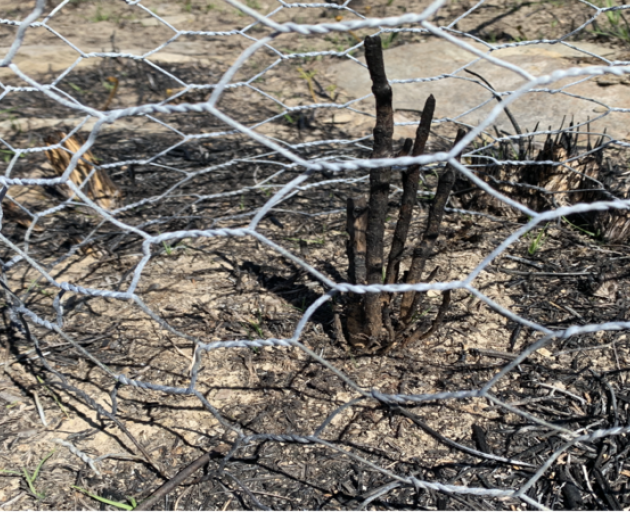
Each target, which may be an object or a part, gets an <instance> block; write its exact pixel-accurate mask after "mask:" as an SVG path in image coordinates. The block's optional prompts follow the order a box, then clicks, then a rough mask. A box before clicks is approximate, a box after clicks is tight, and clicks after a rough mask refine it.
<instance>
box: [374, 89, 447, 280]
mask: <svg viewBox="0 0 630 512" xmlns="http://www.w3.org/2000/svg"><path fill="white" fill-rule="evenodd" d="M434 112H435V98H434V97H433V95H431V96H429V97H428V98H427V101H426V102H425V104H424V109H423V110H422V117H421V118H420V124H419V125H418V129H417V130H416V142H415V144H414V146H413V153H412V156H420V155H421V154H422V153H424V149H425V147H426V144H427V140H428V139H429V133H430V131H431V121H432V120H433V113H434ZM419 179H420V166H419V165H412V166H411V167H410V168H409V169H408V170H407V171H405V172H403V175H402V181H403V194H402V199H401V204H400V213H399V215H398V222H397V223H396V231H395V232H394V239H393V241H392V247H391V249H390V251H389V259H388V261H387V273H386V275H385V282H386V283H387V284H394V283H396V281H397V280H398V271H399V268H400V261H401V259H402V255H403V251H404V250H405V241H406V240H407V234H408V233H409V225H410V224H411V217H412V215H413V207H414V204H415V202H416V197H417V194H418V180H419Z"/></svg>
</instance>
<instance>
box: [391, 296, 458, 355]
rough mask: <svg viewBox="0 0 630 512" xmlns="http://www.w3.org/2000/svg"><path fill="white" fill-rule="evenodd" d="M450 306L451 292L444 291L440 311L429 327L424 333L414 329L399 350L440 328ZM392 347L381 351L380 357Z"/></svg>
mask: <svg viewBox="0 0 630 512" xmlns="http://www.w3.org/2000/svg"><path fill="white" fill-rule="evenodd" d="M450 304H451V290H446V291H445V292H444V293H443V294H442V304H440V309H439V310H438V313H437V315H436V317H435V318H434V319H433V322H432V323H431V327H429V329H428V330H427V331H425V332H422V330H421V329H420V328H418V329H416V330H415V331H414V332H413V333H412V334H411V335H410V336H407V337H406V338H405V339H403V340H402V344H401V345H400V348H401V349H404V348H405V347H407V346H409V345H412V344H413V343H417V342H418V341H421V340H424V339H426V338H428V337H429V336H431V335H432V334H433V333H434V332H435V331H437V330H438V327H440V324H441V323H442V320H444V317H445V316H446V312H447V311H448V307H449V305H450ZM393 346H394V344H391V345H389V346H388V347H386V348H385V349H384V350H383V351H381V354H380V355H386V354H387V353H388V352H389V351H390V350H391V349H392V348H393Z"/></svg>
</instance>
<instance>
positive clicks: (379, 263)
mask: <svg viewBox="0 0 630 512" xmlns="http://www.w3.org/2000/svg"><path fill="white" fill-rule="evenodd" d="M364 46H365V58H366V61H367V65H368V68H369V70H370V77H371V78H372V92H373V93H374V97H375V99H376V126H375V127H374V148H373V151H372V158H390V157H391V156H392V155H393V142H392V137H393V134H394V110H393V108H392V88H391V86H390V85H389V82H388V81H387V75H386V74H385V63H384V61H383V49H382V46H381V38H380V37H379V36H373V37H366V38H365V43H364ZM390 174H391V167H381V168H377V169H372V170H371V171H370V202H369V209H368V220H367V230H366V237H365V239H366V246H367V247H366V258H365V259H366V278H367V284H380V283H381V282H382V278H383V238H384V233H385V218H386V216H387V202H388V199H389V181H390ZM364 303H365V317H366V318H365V320H366V324H367V332H368V334H369V336H370V338H372V339H378V338H379V337H380V334H381V326H382V319H381V294H380V293H368V294H366V296H365V299H364Z"/></svg>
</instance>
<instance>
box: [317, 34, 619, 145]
mask: <svg viewBox="0 0 630 512" xmlns="http://www.w3.org/2000/svg"><path fill="white" fill-rule="evenodd" d="M466 42H467V43H468V44H470V45H472V46H475V47H476V48H478V49H480V50H482V51H484V52H487V51H488V48H487V47H485V46H483V45H481V44H477V43H472V42H470V40H467V41H466ZM571 44H572V45H573V46H576V47H579V50H576V49H573V48H570V47H569V46H567V45H564V44H553V45H552V44H542V43H541V44H532V45H527V46H520V47H511V48H504V49H501V50H497V51H493V52H492V53H491V55H492V56H493V57H495V58H498V59H501V60H503V61H505V62H508V63H511V64H514V65H517V66H519V67H520V68H522V69H524V70H525V71H527V72H529V73H531V74H532V75H534V76H536V77H540V76H543V75H548V74H551V73H553V72H555V71H558V70H567V69H570V68H575V67H588V66H596V65H608V63H607V62H606V61H604V60H603V59H601V58H597V57H594V56H599V57H604V58H605V59H608V60H610V61H613V60H621V59H624V60H625V59H627V56H626V55H623V54H619V52H613V50H611V49H608V48H606V47H605V46H600V45H595V44H592V43H571ZM384 55H385V63H386V70H387V76H388V78H389V80H390V81H394V80H409V79H428V80H429V81H426V82H415V83H395V84H393V90H394V108H395V109H400V110H402V112H397V118H396V121H397V122H407V121H408V119H407V118H406V117H405V112H404V111H405V110H415V111H419V110H421V109H422V107H423V105H424V101H425V100H426V98H427V97H428V95H429V94H433V95H434V96H435V98H436V100H437V108H436V115H435V119H440V118H442V119H444V118H448V119H452V120H455V119H456V120H458V121H460V122H464V123H468V124H470V125H475V126H476V125H478V124H479V123H480V122H481V121H482V120H484V118H485V117H486V116H487V115H488V114H489V113H490V111H491V110H492V109H493V108H494V107H495V106H496V105H497V104H498V103H497V101H496V99H494V97H493V95H492V94H491V93H490V92H489V91H488V89H487V88H486V87H485V86H483V85H481V84H480V81H479V80H478V79H477V78H476V77H474V76H473V75H470V74H468V73H466V72H465V71H464V68H466V69H470V70H471V71H474V72H476V73H478V74H480V75H481V76H483V77H484V78H485V79H486V80H488V81H489V82H490V83H491V84H492V86H493V87H494V88H495V89H496V90H497V91H499V92H504V91H514V90H516V89H518V88H519V87H521V86H523V85H524V84H525V83H527V81H526V80H525V79H524V78H523V77H522V76H521V75H519V74H517V73H515V72H514V71H511V70H508V69H505V68H504V67H500V66H497V65H495V64H493V63H490V62H488V61H487V60H483V59H479V58H478V57H477V56H476V55H474V54H472V53H470V52H468V51H467V50H465V49H462V48H460V47H459V46H457V45H455V44H453V43H450V42H448V41H445V40H443V39H440V38H430V39H428V40H426V41H425V42H422V43H417V44H408V45H404V46H399V47H397V48H394V49H391V50H385V51H384ZM362 62H363V63H364V62H365V59H362ZM328 72H329V73H331V74H332V75H333V77H334V78H333V79H334V80H335V83H336V85H337V86H338V87H339V88H340V89H342V90H343V91H344V92H345V93H346V95H347V97H349V98H362V97H364V96H366V95H369V94H370V88H371V82H370V77H369V73H368V70H367V68H366V67H364V66H362V65H360V64H358V63H357V62H354V61H351V60H347V61H344V62H339V63H335V64H333V65H332V66H330V68H329V69H328ZM628 78H630V77H629V76H627V75H626V76H623V77H618V76H615V75H606V76H593V77H584V76H580V77H574V78H565V79H562V80H559V81H556V82H554V83H553V84H550V85H547V86H543V88H549V89H553V90H554V91H556V92H554V93H553V94H551V93H549V92H529V93H527V94H525V95H523V96H521V97H520V98H519V99H517V100H516V101H514V102H513V103H512V104H511V105H510V106H509V108H510V110H511V111H512V113H513V115H514V117H515V118H516V119H517V121H518V123H519V124H520V126H521V129H523V130H525V129H528V130H530V131H531V130H533V129H534V126H535V125H536V123H537V122H540V127H539V129H547V128H548V127H549V126H552V127H553V128H554V129H557V128H559V127H560V124H561V122H562V118H563V116H565V115H566V116H567V121H566V123H565V124H568V122H569V121H570V120H571V116H575V121H576V122H586V121H587V118H589V117H590V119H591V120H593V119H595V118H597V117H601V116H602V115H603V114H605V113H606V112H608V109H607V108H606V107H607V106H608V107H615V108H621V109H630V85H629V84H630V80H628ZM372 105H373V99H372V98H369V100H368V101H362V102H359V104H358V105H357V104H354V105H353V106H354V107H355V108H356V107H357V106H358V107H360V108H361V109H362V110H363V111H365V112H366V113H369V114H373V106H372ZM492 124H496V125H497V126H498V127H499V128H501V129H504V130H507V131H509V132H510V133H514V129H513V128H512V125H511V124H510V122H509V120H508V118H507V116H506V115H505V113H501V114H500V115H499V117H498V118H497V119H496V120H495V121H494V122H493V123H492ZM604 128H607V133H608V134H609V135H612V136H613V137H614V138H617V139H628V138H630V111H628V112H609V113H608V115H606V116H605V117H603V118H600V119H598V120H596V121H595V122H593V123H592V124H591V132H602V131H603V129H604ZM490 129H491V130H492V125H491V126H490ZM583 130H585V128H583ZM413 133H414V129H413V127H411V126H409V127H405V129H403V130H401V129H398V130H397V136H412V135H413ZM492 133H494V130H492Z"/></svg>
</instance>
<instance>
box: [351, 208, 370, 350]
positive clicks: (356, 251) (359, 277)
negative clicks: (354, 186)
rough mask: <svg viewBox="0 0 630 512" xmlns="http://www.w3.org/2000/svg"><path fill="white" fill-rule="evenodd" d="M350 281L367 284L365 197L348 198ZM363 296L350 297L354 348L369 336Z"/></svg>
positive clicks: (353, 295) (366, 213)
mask: <svg viewBox="0 0 630 512" xmlns="http://www.w3.org/2000/svg"><path fill="white" fill-rule="evenodd" d="M346 212H347V225H346V229H347V231H348V245H347V250H346V252H347V254H348V281H349V282H350V283H351V284H366V269H365V253H366V249H365V231H366V227H367V217H368V212H367V200H366V199H365V198H364V197H360V198H356V199H355V198H351V197H349V198H348V204H347V210H346ZM363 299H364V297H363V295H360V294H357V293H350V294H349V295H348V309H347V319H346V322H347V324H346V325H347V328H348V343H349V344H350V345H351V346H354V347H357V346H359V347H361V346H365V339H366V338H367V336H366V335H365V333H364V329H365V318H364V313H363Z"/></svg>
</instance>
